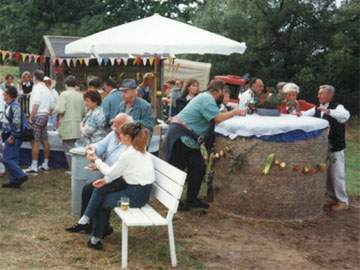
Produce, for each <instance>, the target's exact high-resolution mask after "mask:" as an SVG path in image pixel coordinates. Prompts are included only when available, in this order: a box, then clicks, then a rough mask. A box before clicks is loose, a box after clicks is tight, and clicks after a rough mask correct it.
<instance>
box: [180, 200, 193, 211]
mask: <svg viewBox="0 0 360 270" xmlns="http://www.w3.org/2000/svg"><path fill="white" fill-rule="evenodd" d="M189 210H190V206H189V204H188V203H184V202H182V201H180V202H179V211H189Z"/></svg>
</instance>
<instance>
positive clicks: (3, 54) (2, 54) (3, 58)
mask: <svg viewBox="0 0 360 270" xmlns="http://www.w3.org/2000/svg"><path fill="white" fill-rule="evenodd" d="M7 53H8V51H1V56H2V60H3V61H4V60H5V57H6V55H7Z"/></svg>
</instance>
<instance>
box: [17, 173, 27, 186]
mask: <svg viewBox="0 0 360 270" xmlns="http://www.w3.org/2000/svg"><path fill="white" fill-rule="evenodd" d="M28 179H29V177H28V176H27V175H24V176H23V177H21V178H19V183H20V185H21V184H22V183H24V182H26V181H27V180H28Z"/></svg>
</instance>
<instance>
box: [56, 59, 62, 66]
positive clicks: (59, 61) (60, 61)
mask: <svg viewBox="0 0 360 270" xmlns="http://www.w3.org/2000/svg"><path fill="white" fill-rule="evenodd" d="M57 62H58V65H59V67H60V66H61V65H62V63H63V62H64V59H62V58H58V59H57Z"/></svg>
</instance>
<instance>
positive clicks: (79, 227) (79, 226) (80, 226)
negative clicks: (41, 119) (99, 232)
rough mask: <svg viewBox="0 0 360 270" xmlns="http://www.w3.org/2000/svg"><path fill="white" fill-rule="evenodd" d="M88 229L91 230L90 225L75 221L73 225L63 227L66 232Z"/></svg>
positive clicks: (80, 231)
mask: <svg viewBox="0 0 360 270" xmlns="http://www.w3.org/2000/svg"><path fill="white" fill-rule="evenodd" d="M88 230H90V231H91V226H90V224H79V223H76V224H75V225H74V226H71V227H68V228H65V231H67V232H71V233H85V232H87V231H88Z"/></svg>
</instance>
